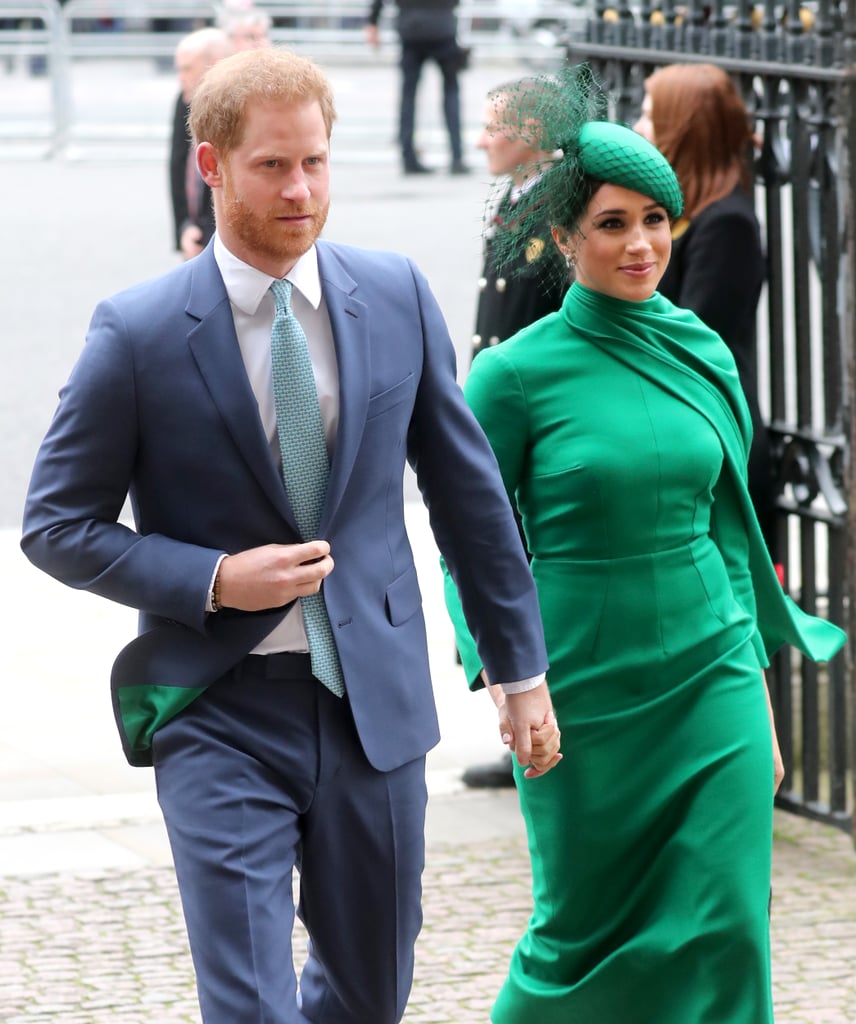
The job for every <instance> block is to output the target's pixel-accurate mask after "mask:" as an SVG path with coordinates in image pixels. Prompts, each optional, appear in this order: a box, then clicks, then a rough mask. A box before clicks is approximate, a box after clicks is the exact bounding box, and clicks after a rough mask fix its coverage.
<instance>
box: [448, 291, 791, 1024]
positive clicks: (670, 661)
mask: <svg viewBox="0 0 856 1024" xmlns="http://www.w3.org/2000/svg"><path fill="white" fill-rule="evenodd" d="M579 291H580V286H578V285H575V286H574V288H573V289H572V293H576V294H577V296H578V294H579ZM573 303H574V296H573V295H571V296H570V298H569V299H566V308H565V310H564V316H563V315H561V314H557V315H554V316H552V317H547V318H545V320H543V321H540V322H539V323H538V324H537V325H535V326H534V327H533V328H531V329H527V330H524V331H523V332H521V333H520V334H518V335H516V336H515V337H514V338H513V339H511V340H510V341H507V342H505V343H504V344H503V345H502V346H499V347H497V348H495V349H493V350H490V351H489V352H486V353H484V354H482V355H480V356H478V358H477V359H476V360H475V363H474V365H473V369H472V371H471V374H470V377H469V379H468V381H467V384H466V388H465V390H466V393H467V398H468V401H469V402H470V404H471V406H472V408H473V410H474V411H475V413H476V416H477V417H478V419H479V420H480V422H481V423H482V425H483V426H484V428H485V431H486V433H487V435H488V437H489V439H490V441H491V443H492V445H493V447H494V450H495V452H496V455H497V458H498V461H499V464H500V469H501V470H502V473H503V477H504V479H505V482H506V486H507V487H508V490H509V493H510V494H511V495H512V496H513V497H514V498H515V500H516V503H517V505H518V507H519V510H520V512H521V513H522V517H523V522H524V528H525V532H526V538H527V544H528V547H529V551H530V552H531V554H532V572H533V575H534V577H535V580H536V583H537V586H538V594H539V599H540V603H541V611H542V616H543V620H544V627H545V633H546V639H547V650H548V653H549V656H550V670H549V672H548V682H549V686H550V692H551V695H552V699H553V703H554V706H555V708H556V713H557V717H558V721H559V725H560V727H561V729H562V751H563V754H564V758H563V760H562V761H561V762H560V764H559V765H558V766H557V767H556V768H555V769H553V770H552V771H551V772H550V773H549V774H548V775H547V776H545V777H544V778H540V779H534V780H527V779H523V777H522V773H521V771H520V770H519V769H517V768H515V770H516V771H517V783H518V791H519V794H520V805H521V808H522V812H523V815H524V818H525V821H526V827H527V834H528V842H529V851H530V854H531V862H532V873H533V897H534V909H533V913H532V917H531V920H530V922H529V927H528V929H527V931H526V933H525V935H524V936H523V938H522V939H521V940H520V942H519V944H518V945H517V948H516V949H515V951H514V953H513V956H512V959H511V965H510V969H509V973H508V977H507V980H506V981H505V983H504V985H503V987H502V989H501V991H500V993H499V996H498V998H497V1001H496V1005H495V1007H494V1010H493V1013H492V1017H491V1019H492V1021H494V1022H495V1024H768V1022H770V1021H772V1019H773V1017H772V1001H771V985H770V956H769V930H768V916H767V907H768V897H769V891H770V865H771V845H772V811H773V777H772V747H771V735H770V727H769V720H768V714H767V707H766V698H765V692H764V687H763V682H762V675H761V668H762V663H765V662H766V659H765V657H764V654H763V646H762V645H761V644H760V642H759V637H758V632H757V629H756V622H755V615H754V604H753V602H752V601H751V599H749V598H748V597H747V596H746V595H749V594H750V592H751V576H750V572H749V569H748V548H747V541H746V537H745V531H742V530H740V529H735V528H734V525H733V524H734V523H735V522H739V515H736V514H735V509H734V508H733V507H730V508H726V506H733V505H734V504H735V503H736V501H737V498H736V495H735V491H734V488H733V487H725V486H723V485H722V481H723V480H724V479H725V478H727V474H725V473H724V452H723V443H722V440H721V438H720V436H719V433H718V432H717V430H716V429H715V428H714V426H713V425H712V423H711V422H710V421H709V419H707V418H706V417H705V416H704V415H702V414H701V413H700V412H699V410H698V409H697V408H695V407H693V405H692V404H690V403H688V402H687V401H685V400H683V399H681V398H679V397H677V396H676V395H675V394H673V393H671V392H670V391H669V390H666V389H664V388H663V387H662V386H660V384H659V383H657V382H655V381H654V380H653V379H651V378H649V377H647V376H645V375H644V374H640V373H639V372H638V371H637V369H636V367H635V366H634V365H633V364H632V360H631V361H625V360H624V359H620V358H616V357H615V353H613V352H610V351H609V346H608V345H607V346H605V347H601V346H600V345H595V344H592V343H591V342H590V341H589V340H587V339H586V338H584V337H582V336H579V335H578V334H576V333H575V332H574V330H573V329H572V328H573V325H572V324H571V329H569V324H568V322H567V321H568V314H569V310H571V311H572V310H573V308H574V307H573ZM715 508H716V509H717V510H718V511H719V512H721V513H723V514H721V515H720V516H719V517H717V515H716V514H715V511H714V510H715ZM726 511H727V512H728V514H724V513H725V512H726ZM447 593H448V594H449V605H450V612H451V614H452V617H453V619H454V621H455V623H456V629H457V632H458V639H459V645H460V646H461V648H462V653H465V652H467V656H466V657H465V659H464V663H465V667H466V668H467V669H468V674H471V675H472V670H473V667H474V666H475V667H477V663H476V662H474V661H473V655H472V640H471V638H470V637H469V636H468V634H467V632H466V627H465V625H464V623H463V618H462V613H461V611H460V606H459V605H458V606H456V605H455V594H454V588H453V587H447ZM738 595H740V597H741V599H738Z"/></svg>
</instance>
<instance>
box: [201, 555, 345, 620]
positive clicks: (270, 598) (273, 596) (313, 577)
mask: <svg viewBox="0 0 856 1024" xmlns="http://www.w3.org/2000/svg"><path fill="white" fill-rule="evenodd" d="M332 571H333V559H332V558H331V557H330V545H329V544H328V543H327V541H326V540H312V541H309V542H308V543H306V544H265V545H263V546H262V547H259V548H249V549H248V550H247V551H241V552H239V553H238V554H237V555H227V556H226V558H224V559H223V561H222V562H221V563H220V570H219V581H220V603H221V605H222V606H223V607H224V608H240V609H241V611H245V612H257V611H262V610H263V609H265V608H279V607H281V606H282V605H284V604H288V603H289V602H291V601H294V600H295V599H296V598H298V597H307V596H308V595H309V594H317V593H318V591H319V590H320V589H321V582H322V580H323V579H324V578H325V577H326V576H329V575H330V573H331V572H332Z"/></svg>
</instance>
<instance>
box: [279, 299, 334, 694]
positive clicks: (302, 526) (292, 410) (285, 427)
mask: <svg viewBox="0 0 856 1024" xmlns="http://www.w3.org/2000/svg"><path fill="white" fill-rule="evenodd" d="M270 290H271V291H272V292H273V297H274V301H275V302H276V315H275V316H274V318H273V329H272V331H271V345H270V354H271V366H272V369H273V397H274V404H275V406H276V425H277V434H278V435H279V451H280V455H281V457H282V476H283V480H284V481H285V489H286V492H287V493H288V497H289V500H290V502H291V507H292V509H293V510H294V518H295V520H296V522H297V528H298V530H299V531H300V536H301V538H302V539H303V540H314V539H315V538H316V537H317V536H318V526H319V523H320V522H321V511H322V509H323V507H324V499H325V497H326V494H327V477H328V476H329V474H330V465H329V460H328V458H327V442H326V440H325V437H324V423H323V421H322V419H321V409H320V408H319V406H318V391H317V390H316V387H315V375H314V374H313V372H312V362H311V360H310V358H309V349H308V348H307V345H306V335H305V334H304V333H303V328H302V327H301V326H300V322H299V321H298V319H297V317H296V316H295V315H294V313H293V312H292V311H291V281H274V282H273V284H272V285H271V286H270ZM300 607H301V608H302V609H303V622H304V624H305V626H306V636H307V638H308V640H309V655H310V657H311V659H312V674H313V675H314V676H315V678H316V679H320V680H321V682H322V683H323V684H324V685H325V686H326V687H327V689H328V690H330V691H331V692H332V693H335V694H336V696H337V697H341V696H342V695H343V694H344V692H345V684H344V681H343V679H342V667H341V665H340V664H339V655H338V653H337V651H336V644H335V642H334V641H333V631H332V630H331V628H330V619H329V618H328V616H327V606H326V605H325V603H324V597H323V595H322V594H321V592H320V591H319V592H318V593H317V594H310V595H309V596H308V597H301V598H300Z"/></svg>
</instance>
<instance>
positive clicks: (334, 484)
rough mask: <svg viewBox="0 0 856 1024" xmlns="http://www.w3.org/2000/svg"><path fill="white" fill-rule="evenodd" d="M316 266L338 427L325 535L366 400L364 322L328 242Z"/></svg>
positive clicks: (351, 460)
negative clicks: (328, 330) (335, 375)
mask: <svg viewBox="0 0 856 1024" xmlns="http://www.w3.org/2000/svg"><path fill="white" fill-rule="evenodd" d="M317 248H318V271H319V273H320V275H321V287H322V289H323V292H324V299H325V302H326V304H327V313H328V315H329V317H330V325H331V327H332V329H333V341H334V344H335V346H336V361H337V364H338V371H339V428H338V431H337V434H336V446H335V449H334V452H333V460H332V463H331V465H330V479H329V482H328V484H327V500H326V503H325V506H324V512H323V514H322V517H321V525H320V527H319V535H320V536H322V537H323V536H325V534H326V533H327V532H328V530H329V524H330V522H331V521H332V519H333V517H334V516H335V514H336V510H337V508H338V506H339V503H340V501H341V500H342V495H343V494H344V491H345V487H346V486H347V484H348V479H349V477H350V475H351V470H352V469H353V467H354V461H355V460H356V457H357V452H358V451H359V447H360V442H361V441H362V437H363V428H364V427H365V422H366V411H367V409H368V402H369V385H370V374H369V371H370V361H369V321H368V310H367V308H366V305H365V303H363V302H360V300H359V299H356V298H355V297H354V295H353V292H354V291H355V290H356V287H357V284H356V281H354V280H353V278H352V277H351V276H350V275H349V274H348V273H347V272H346V270H345V268H344V267H343V266H342V264H341V263H340V261H339V258H338V255H337V254H335V253H333V252H332V251H331V248H330V247H329V245H326V244H325V243H323V242H319V243H317Z"/></svg>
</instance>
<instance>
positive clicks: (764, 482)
mask: <svg viewBox="0 0 856 1024" xmlns="http://www.w3.org/2000/svg"><path fill="white" fill-rule="evenodd" d="M634 128H635V129H636V131H637V132H639V133H640V134H641V135H643V136H644V137H645V138H646V139H648V141H649V142H653V143H654V144H655V145H656V146H657V148H658V149H659V150H660V151H661V152H662V153H663V155H664V156H665V157H666V159H667V160H668V161H669V163H670V164H671V165H672V167H673V168H674V169H675V173H676V174H677V176H678V181H679V182H680V184H681V189H682V191H683V194H684V201H685V208H684V213H683V216H682V217H680V219H679V220H677V221H676V222H675V224H674V225H673V227H672V258H671V260H670V262H669V266H668V268H667V269H666V272H665V274H664V275H663V279H662V280H661V282H660V287H659V291H660V293H661V294H662V295H665V296H666V298H667V299H671V301H672V302H674V303H675V305H676V306H684V307H685V308H687V309H691V310H692V311H693V312H694V313H695V314H696V315H697V316H698V317H699V318H700V319H701V320H703V321H704V322H705V323H706V324H707V325H708V327H711V328H712V329H713V330H715V331H716V332H717V334H719V335H720V336H721V337H722V339H723V340H724V341H725V343H726V345H728V347H729V348H730V349H731V351H732V353H733V355H734V359H735V361H736V363H737V371H738V373H739V374H740V383H741V385H742V386H743V390H744V392H745V394H746V401H747V402H748V404H749V410H750V412H751V415H752V427H753V431H754V436H753V440H752V448H751V451H750V454H749V493H750V495H751V497H752V503H753V505H754V507H755V512H756V514H757V516H758V522H759V523H760V525H761V530H762V533H763V534H764V540H765V541H766V543H767V547H768V548H769V550H770V552H771V554H772V555H773V556H774V561H777V559H776V551H775V543H774V522H773V515H774V481H773V478H772V468H771V457H770V439H769V434H768V431H767V426H766V424H765V423H764V419H763V417H762V415H761V407H760V404H759V400H758V368H757V339H756V314H757V309H758V300H759V298H760V295H761V287H762V285H763V283H764V278H765V276H766V263H765V256H764V251H763V247H762V243H761V228H760V225H759V223H758V218H757V216H756V215H755V200H754V196H753V191H752V150H753V146H754V145H755V143H756V139H755V136H754V134H753V128H752V123H751V120H750V118H749V114H748V112H747V110H746V107H745V105H744V103H743V100H742V99H741V97H740V94H739V93H738V91H737V88H736V86H735V84H734V81H733V80H732V79H731V78H730V76H729V75H728V74H727V73H726V72H725V71H723V70H722V68H719V67H716V66H715V65H713V64H671V65H668V66H667V67H663V68H660V69H659V70H657V71H655V72H654V73H653V74H652V75H650V76H649V77H648V78H647V79H646V80H645V97H644V100H643V102H642V114H641V117H640V118H639V120H638V121H637V122H636V124H635V125H634ZM777 572H779V575H780V577H781V574H782V570H781V568H780V567H779V566H778V565H777Z"/></svg>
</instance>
